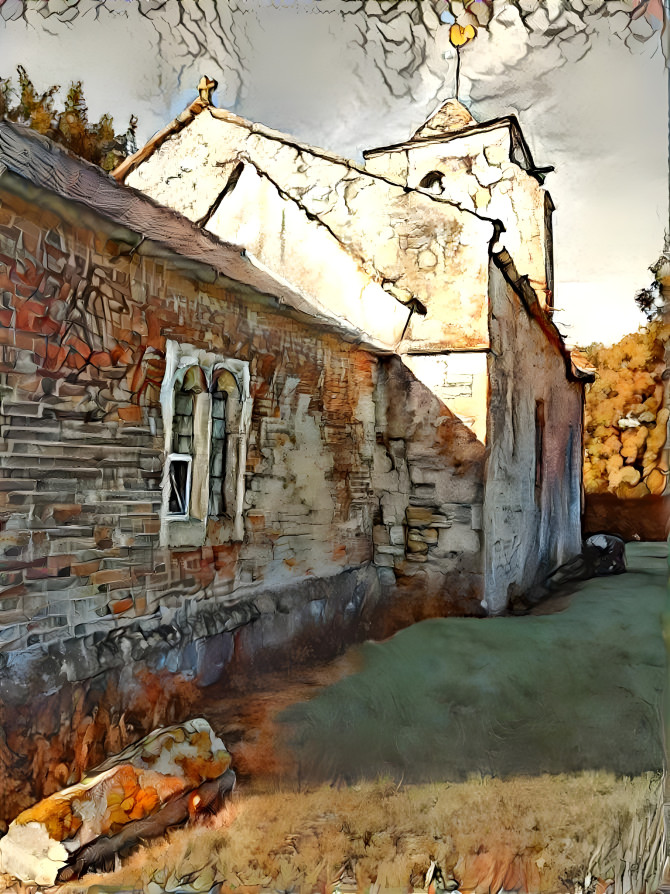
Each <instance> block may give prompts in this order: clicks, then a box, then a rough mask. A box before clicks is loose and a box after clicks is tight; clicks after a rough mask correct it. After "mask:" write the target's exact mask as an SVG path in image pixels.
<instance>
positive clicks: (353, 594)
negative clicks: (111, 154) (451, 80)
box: [0, 79, 588, 705]
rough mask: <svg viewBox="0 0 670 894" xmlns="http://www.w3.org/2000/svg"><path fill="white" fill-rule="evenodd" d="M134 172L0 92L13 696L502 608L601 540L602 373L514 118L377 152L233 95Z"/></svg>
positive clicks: (0, 635) (0, 597) (9, 695)
mask: <svg viewBox="0 0 670 894" xmlns="http://www.w3.org/2000/svg"><path fill="white" fill-rule="evenodd" d="M213 87H214V84H213V82H211V81H207V80H206V79H203V81H201V85H200V92H199V96H198V98H197V99H196V100H195V101H194V102H193V103H192V104H191V105H190V106H189V108H188V109H186V111H185V112H184V113H182V114H181V115H180V116H179V117H178V118H177V119H176V120H175V121H174V122H172V124H170V125H168V126H167V127H166V128H165V129H164V130H163V131H161V132H160V133H158V134H157V135H156V136H155V137H154V138H153V139H152V140H150V141H149V143H148V144H147V145H146V146H144V147H143V148H142V149H141V150H140V151H139V152H138V153H136V154H135V155H134V156H132V157H131V158H129V159H127V160H126V161H125V162H124V163H123V164H122V165H121V166H120V168H118V169H117V171H116V172H115V174H114V178H112V177H110V176H108V175H106V174H105V173H104V172H102V171H101V170H99V169H97V168H94V167H93V166H91V165H88V164H87V163H85V162H82V161H81V160H79V159H76V158H74V157H72V156H70V155H69V154H68V153H66V152H65V151H63V150H61V149H60V148H58V147H57V146H55V145H54V144H52V143H50V142H49V141H48V140H47V139H46V138H44V137H40V136H39V135H37V134H35V133H32V132H29V131H27V130H25V129H23V128H21V127H18V126H16V125H13V124H11V123H9V122H6V121H3V122H0V172H1V173H0V297H1V303H0V352H1V353H0V399H1V403H0V426H1V433H2V438H1V440H0V518H1V520H2V525H1V528H0V561H1V563H2V567H1V569H0V701H1V702H2V703H4V704H6V705H11V704H17V705H18V704H25V703H26V701H27V700H29V699H30V698H31V697H34V696H36V695H37V694H42V693H46V692H49V691H56V690H57V689H58V688H59V687H61V686H64V685H66V684H73V683H75V682H76V681H82V680H87V679H91V678H93V677H95V676H96V675H100V674H103V675H104V674H110V673H116V674H117V675H119V674H123V673H126V672H127V669H128V667H129V666H140V665H142V666H146V667H149V668H152V669H154V670H155V671H157V672H158V671H160V672H170V673H172V674H177V675H179V674H181V675H182V676H184V677H188V678H190V679H195V680H197V681H198V682H199V683H200V684H202V685H206V684H208V683H211V682H213V681H214V680H215V679H217V678H218V677H219V676H220V675H221V674H222V673H223V672H224V671H225V668H226V666H227V664H228V663H229V662H230V661H231V660H233V659H234V660H235V661H238V662H242V664H244V662H247V663H248V665H249V666H253V664H254V662H255V661H259V660H261V658H263V659H264V658H267V659H268V660H270V659H272V658H273V656H277V655H279V654H286V653H287V651H288V652H289V654H292V655H295V656H296V660H297V658H298V657H299V656H305V655H310V654H312V655H314V654H318V655H321V656H323V655H325V654H327V652H328V651H329V650H330V651H333V650H335V651H336V650H337V648H339V647H340V646H341V645H342V644H343V643H345V642H348V641H352V640H355V639H363V638H365V637H369V636H386V635H389V634H391V633H392V632H393V631H394V630H397V629H398V628H400V627H402V626H404V625H407V624H410V623H412V622H414V621H416V620H421V619H422V618H427V617H434V616H439V615H446V614H470V615H473V614H474V615H487V614H497V613H500V612H503V611H505V609H506V606H507V605H508V600H509V599H510V598H511V597H513V596H514V595H516V594H517V593H519V592H521V591H523V590H525V589H528V588H530V587H532V586H533V585H534V584H535V583H536V582H537V581H539V580H540V579H542V578H543V577H544V576H545V575H546V574H547V573H548V572H549V571H550V570H551V569H552V568H554V567H556V566H557V565H559V564H561V563H563V562H565V561H566V560H567V559H569V558H570V557H572V556H573V555H575V554H576V553H577V552H578V551H579V549H580V543H581V537H580V505H581V465H582V462H581V461H582V449H583V448H582V401H583V386H584V381H585V379H587V378H588V373H585V372H584V371H582V370H580V369H579V368H578V367H577V366H575V364H574V363H573V360H572V358H571V356H570V353H569V352H568V351H567V350H566V348H565V346H564V344H563V341H562V339H561V336H560V334H559V332H558V330H557V329H556V326H555V324H554V322H553V321H552V307H553V301H552V290H553V269H552V245H551V232H552V231H551V226H552V225H551V220H552V211H553V206H552V203H551V198H550V196H549V194H548V193H547V192H546V190H545V188H544V186H543V180H544V175H545V173H546V170H547V169H542V168H538V167H537V166H536V165H535V163H534V161H533V159H532V156H531V153H530V151H529V148H528V146H527V144H526V142H525V140H524V138H523V135H522V134H521V131H520V129H519V125H518V123H517V121H516V120H515V119H514V118H511V117H509V118H501V119H499V120H495V121H490V122H486V123H482V124H480V123H477V122H476V121H475V120H474V119H473V118H472V117H471V116H470V114H469V113H468V112H467V110H466V109H465V108H464V107H463V106H462V105H460V104H459V103H458V102H456V101H453V100H452V101H449V102H447V103H446V104H445V105H444V106H443V107H442V108H441V109H440V110H438V111H437V113H436V114H435V115H434V116H433V117H432V118H431V119H430V120H429V121H428V122H427V123H426V124H425V125H424V126H423V127H422V128H421V129H420V130H419V131H417V133H416V134H414V135H413V136H412V137H411V138H410V139H408V140H407V141H406V142H403V143H399V144H397V145H393V146H388V147H384V148H379V149H374V150H371V151H370V152H368V153H366V157H365V164H364V165H363V164H361V165H357V164H355V163H353V162H351V161H348V160H346V159H343V158H340V157H338V156H336V155H334V154H332V153H329V152H327V151H324V150H321V149H316V148H314V147H311V146H306V145H303V144H301V143H299V142H298V141H296V140H294V139H292V138H291V137H288V136H286V135H285V134H282V133H278V132H276V131H274V130H270V129H268V128H266V127H263V126H260V125H257V124H252V123H250V122H248V121H245V120H243V119H242V118H239V117H237V116H235V115H233V114H231V113H229V112H227V111H225V110H223V109H219V108H216V107H215V106H214V105H213V104H212V99H211V91H212V88H213Z"/></svg>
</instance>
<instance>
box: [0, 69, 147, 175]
mask: <svg viewBox="0 0 670 894" xmlns="http://www.w3.org/2000/svg"><path fill="white" fill-rule="evenodd" d="M17 72H18V87H17V88H15V87H14V86H13V85H12V82H11V79H10V78H4V79H3V78H0V117H6V118H8V119H9V120H10V121H16V122H18V123H19V124H25V125H27V126H28V127H31V128H32V129H33V130H36V131H38V133H41V134H45V135H46V136H48V137H50V138H51V139H52V140H55V142H57V143H60V144H61V145H62V146H65V147H66V148H67V149H69V150H70V151H71V152H74V153H75V154H76V155H79V156H80V157H81V158H85V159H86V160H87V161H91V162H93V163H94V164H97V165H100V167H101V168H103V169H104V170H105V171H111V170H112V169H113V168H115V167H116V165H118V164H119V162H121V161H123V159H124V158H126V156H127V155H129V154H130V153H131V152H134V151H135V148H136V146H135V131H136V127H137V119H136V118H135V116H131V118H130V121H129V122H128V127H127V129H126V132H125V133H122V134H115V133H114V121H113V119H112V117H111V115H102V117H101V118H100V120H99V121H98V122H93V121H89V117H88V106H87V104H86V99H85V97H84V89H83V87H82V82H81V81H75V82H73V83H72V84H70V87H69V89H68V91H67V94H66V96H65V101H64V104H63V108H62V109H60V110H59V109H57V108H56V94H57V93H58V91H59V90H60V87H59V86H57V85H54V86H52V87H49V88H48V89H47V90H45V91H44V92H43V93H40V92H39V90H37V89H36V87H35V85H34V84H33V82H32V80H31V79H30V78H29V77H28V74H27V72H26V70H25V68H23V66H22V65H19V67H18V69H17Z"/></svg>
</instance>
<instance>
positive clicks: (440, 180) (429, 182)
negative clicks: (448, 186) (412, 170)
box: [419, 171, 444, 196]
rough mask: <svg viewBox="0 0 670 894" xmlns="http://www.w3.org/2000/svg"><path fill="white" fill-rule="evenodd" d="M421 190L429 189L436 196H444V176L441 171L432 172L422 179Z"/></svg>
mask: <svg viewBox="0 0 670 894" xmlns="http://www.w3.org/2000/svg"><path fill="white" fill-rule="evenodd" d="M419 188H420V189H427V190H428V191H429V192H432V193H433V195H436V196H439V195H442V193H443V192H444V174H443V173H442V172H441V171H431V172H430V173H429V174H426V176H425V177H423V178H422V180H421V182H420V183H419Z"/></svg>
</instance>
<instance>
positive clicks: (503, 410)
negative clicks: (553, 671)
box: [484, 262, 583, 613]
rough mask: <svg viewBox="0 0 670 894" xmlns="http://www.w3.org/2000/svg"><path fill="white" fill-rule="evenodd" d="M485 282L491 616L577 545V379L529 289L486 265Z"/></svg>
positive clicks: (580, 403) (579, 433) (486, 506)
mask: <svg viewBox="0 0 670 894" xmlns="http://www.w3.org/2000/svg"><path fill="white" fill-rule="evenodd" d="M491 284H492V285H491V322H490V326H491V344H492V350H491V354H490V357H489V377H490V399H489V426H488V430H489V438H490V441H489V443H490V453H489V458H488V466H487V473H486V494H485V499H484V527H485V530H486V535H487V536H486V543H485V563H486V606H487V610H488V611H489V612H491V613H497V612H501V611H503V610H504V609H505V608H506V606H507V604H508V600H509V598H510V597H512V596H513V595H517V594H519V593H522V592H524V591H527V590H528V589H529V588H531V587H532V586H533V584H534V583H535V582H539V580H541V579H542V578H543V577H544V576H545V575H546V574H547V573H548V572H549V571H550V570H552V569H553V568H555V567H557V566H558V565H561V564H562V563H563V562H565V561H567V560H568V559H570V558H572V557H573V556H574V555H576V554H577V553H578V552H579V551H580V549H581V531H580V511H581V500H582V493H581V462H582V455H583V442H582V407H583V392H582V388H583V386H582V385H581V384H579V383H578V382H576V381H570V380H569V379H568V378H567V377H566V372H567V370H566V362H567V361H566V357H565V355H564V354H563V353H562V352H561V350H560V347H559V343H558V335H557V334H554V337H553V340H552V337H551V333H550V334H549V335H548V334H547V333H546V332H543V331H542V312H541V311H540V310H539V309H537V310H536V312H534V311H533V307H534V305H533V302H534V301H535V296H534V292H533V291H532V289H530V288H529V287H528V285H527V284H524V283H523V281H522V282H521V284H520V286H519V288H520V289H522V292H517V291H516V290H515V289H514V288H512V286H511V285H510V284H509V282H508V281H507V280H506V279H505V277H504V276H503V274H502V272H501V271H500V270H499V269H498V268H497V266H496V264H495V262H492V264H491ZM522 294H523V295H524V297H523V298H522V297H521V296H522ZM535 307H536V305H535Z"/></svg>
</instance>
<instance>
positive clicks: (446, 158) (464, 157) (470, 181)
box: [366, 123, 553, 306]
mask: <svg viewBox="0 0 670 894" xmlns="http://www.w3.org/2000/svg"><path fill="white" fill-rule="evenodd" d="M520 161H521V159H518V158H517V154H516V153H515V147H514V141H513V136H512V132H511V127H510V124H509V123H502V124H500V126H498V127H495V128H492V129H490V130H475V131H474V132H472V133H467V131H466V132H465V133H463V134H462V135H458V136H453V137H451V138H450V139H448V140H445V141H440V140H439V139H434V140H430V141H427V142H420V141H417V142H416V143H410V144H405V146H403V147H402V148H401V149H394V150H391V151H388V152H380V153H379V154H372V155H370V156H369V157H368V158H367V163H366V168H367V169H368V170H370V171H371V172H374V173H377V174H380V175H383V176H387V177H389V178H391V179H394V180H399V181H400V182H402V183H406V184H407V185H408V186H410V187H412V188H417V187H418V186H419V185H420V183H421V181H422V179H423V178H424V177H425V176H426V175H428V174H430V173H431V172H439V173H441V174H442V175H443V179H442V183H441V185H442V189H443V192H442V193H441V195H442V197H443V198H445V199H448V200H450V201H453V202H456V203H457V204H459V205H460V206H462V207H463V208H469V209H471V210H472V211H476V212H478V213H480V214H482V215H485V216H486V217H489V218H493V219H496V220H500V221H502V223H503V225H504V227H505V232H504V233H503V234H501V236H500V241H501V242H502V244H504V246H505V248H506V249H507V251H508V252H509V254H510V255H511V256H512V258H513V259H514V264H515V266H516V268H517V270H518V272H519V274H520V275H522V276H523V275H526V276H528V278H529V280H530V283H531V285H532V287H533V288H534V289H535V292H536V294H537V296H538V300H539V301H540V303H541V304H542V306H547V305H548V306H551V304H552V302H551V294H550V290H551V288H553V286H552V284H551V282H549V283H548V282H547V273H548V272H549V273H550V271H551V263H552V261H551V251H552V249H551V234H550V233H549V232H548V231H547V215H548V219H550V217H551V212H550V211H548V210H547V208H546V205H545V203H546V202H549V203H550V202H551V199H550V198H549V195H548V193H547V192H546V190H545V189H544V187H543V186H541V185H540V183H539V182H538V180H537V178H536V177H534V176H532V175H531V174H529V173H528V172H527V171H526V170H525V169H524V167H523V166H522V165H521V164H520V163H519V162H520ZM431 189H432V188H431ZM434 189H437V186H436V187H434ZM549 207H550V208H553V205H550V206H549Z"/></svg>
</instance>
